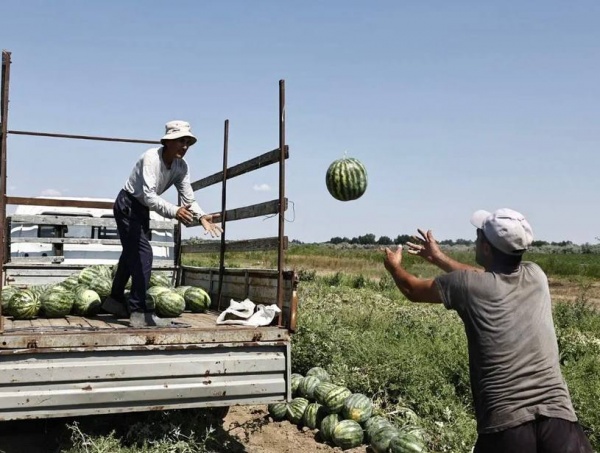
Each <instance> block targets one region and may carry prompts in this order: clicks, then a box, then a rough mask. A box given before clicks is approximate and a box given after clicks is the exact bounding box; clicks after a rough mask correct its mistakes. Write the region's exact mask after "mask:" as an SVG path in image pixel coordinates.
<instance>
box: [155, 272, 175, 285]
mask: <svg viewBox="0 0 600 453" xmlns="http://www.w3.org/2000/svg"><path fill="white" fill-rule="evenodd" d="M150 286H168V287H171V279H170V278H169V277H168V276H167V275H165V274H163V273H159V272H152V273H150Z"/></svg>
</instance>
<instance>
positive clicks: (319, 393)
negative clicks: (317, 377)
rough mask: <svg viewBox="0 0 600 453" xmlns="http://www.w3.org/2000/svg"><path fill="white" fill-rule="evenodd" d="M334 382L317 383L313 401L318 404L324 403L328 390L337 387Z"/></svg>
mask: <svg viewBox="0 0 600 453" xmlns="http://www.w3.org/2000/svg"><path fill="white" fill-rule="evenodd" d="M337 387H338V386H337V385H336V384H332V383H331V382H321V383H320V384H319V385H317V386H316V387H315V393H314V396H315V401H316V402H317V403H319V404H323V405H325V397H326V396H327V393H329V391H330V390H333V389H334V388H337Z"/></svg>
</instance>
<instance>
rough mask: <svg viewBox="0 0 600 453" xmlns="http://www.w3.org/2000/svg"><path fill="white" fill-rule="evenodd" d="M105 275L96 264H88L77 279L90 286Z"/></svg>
mask: <svg viewBox="0 0 600 453" xmlns="http://www.w3.org/2000/svg"><path fill="white" fill-rule="evenodd" d="M101 277H103V274H102V273H101V272H100V271H99V269H98V268H97V267H96V266H88V267H85V268H83V269H81V272H79V275H78V276H77V280H78V282H79V283H81V284H82V285H86V286H90V284H91V283H92V282H93V281H94V280H95V279H97V278H101Z"/></svg>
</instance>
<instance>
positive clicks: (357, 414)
mask: <svg viewBox="0 0 600 453" xmlns="http://www.w3.org/2000/svg"><path fill="white" fill-rule="evenodd" d="M372 414H373V403H372V402H371V399H370V398H368V397H367V396H365V395H363V394H362V393H353V394H352V395H350V396H349V397H348V398H346V400H345V401H344V407H343V408H342V415H343V416H344V418H347V419H350V420H354V421H355V422H358V423H364V422H366V421H367V420H368V419H369V418H371V415H372Z"/></svg>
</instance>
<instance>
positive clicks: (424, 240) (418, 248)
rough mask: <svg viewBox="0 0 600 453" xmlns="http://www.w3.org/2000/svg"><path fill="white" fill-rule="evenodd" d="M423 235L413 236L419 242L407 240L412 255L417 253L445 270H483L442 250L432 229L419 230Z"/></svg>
mask: <svg viewBox="0 0 600 453" xmlns="http://www.w3.org/2000/svg"><path fill="white" fill-rule="evenodd" d="M417 231H418V232H419V234H420V235H421V237H417V236H413V237H414V238H415V241H418V243H413V242H407V243H406V246H407V247H408V250H407V251H408V253H410V254H411V255H417V256H420V257H421V258H423V259H425V260H427V261H429V262H430V263H431V264H434V265H435V266H437V267H439V268H440V269H442V270H443V271H445V272H452V271H460V270H469V271H478V272H482V271H483V269H481V268H479V267H475V266H471V265H470V264H464V263H461V262H460V261H456V260H454V259H452V258H450V257H449V256H448V255H446V254H445V253H444V252H442V249H441V248H440V246H439V244H438V243H437V241H436V240H435V238H434V237H433V233H432V232H431V230H427V232H426V233H425V232H424V231H423V230H421V229H418V230H417Z"/></svg>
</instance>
